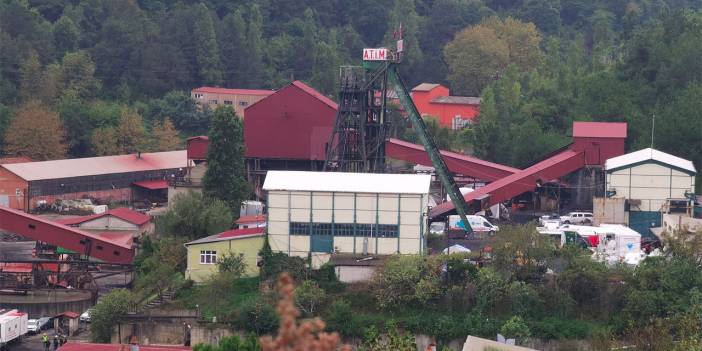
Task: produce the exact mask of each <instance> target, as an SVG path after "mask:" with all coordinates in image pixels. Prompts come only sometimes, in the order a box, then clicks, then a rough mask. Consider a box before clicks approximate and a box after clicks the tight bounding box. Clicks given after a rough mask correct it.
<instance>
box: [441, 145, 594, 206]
mask: <svg viewBox="0 0 702 351" xmlns="http://www.w3.org/2000/svg"><path fill="white" fill-rule="evenodd" d="M584 165H585V157H584V153H583V152H582V151H573V150H565V151H563V152H561V153H559V154H557V155H554V156H552V157H549V158H547V159H545V160H543V161H541V162H539V163H537V164H535V165H533V166H531V167H529V168H527V169H525V170H522V171H519V172H517V173H514V174H512V175H509V176H507V177H504V178H501V179H498V180H496V181H494V182H492V183H490V184H488V185H486V186H484V187H482V188H478V189H476V190H475V191H473V192H470V193H468V194H465V195H464V196H463V198H464V199H465V201H466V202H467V203H468V204H469V205H470V203H471V202H472V201H473V200H477V199H481V198H482V197H484V196H486V195H489V196H490V199H489V200H488V202H489V203H488V204H489V205H494V204H496V203H499V202H502V201H505V200H507V199H511V198H512V197H514V196H517V195H519V194H522V193H524V192H527V191H529V190H533V189H534V188H536V184H537V181H541V182H547V181H549V180H551V179H555V178H558V177H561V176H564V175H566V174H568V173H570V172H573V171H575V170H578V169H580V168H582V167H583V166H584ZM454 209H455V207H454V206H453V203H452V202H450V201H447V202H444V203H441V204H439V205H437V206H435V207H434V208H432V209H431V210H430V211H429V218H435V217H438V216H442V215H445V214H446V213H448V212H451V211H453V210H454Z"/></svg>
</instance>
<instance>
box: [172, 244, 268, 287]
mask: <svg viewBox="0 0 702 351" xmlns="http://www.w3.org/2000/svg"><path fill="white" fill-rule="evenodd" d="M263 241H264V237H263V236H255V237H249V238H240V239H233V240H223V241H217V242H211V243H203V244H193V245H188V246H187V249H188V269H187V270H186V271H185V276H186V278H189V279H192V280H194V281H195V282H197V283H200V282H203V281H205V280H207V278H209V277H210V276H211V275H212V274H213V273H216V272H217V265H216V264H201V263H200V251H217V258H220V257H222V256H223V255H224V254H226V253H230V252H231V253H234V254H244V262H246V272H245V273H244V274H245V275H246V276H255V275H257V274H258V273H259V270H258V267H257V266H256V258H257V256H258V251H259V250H260V249H261V247H263Z"/></svg>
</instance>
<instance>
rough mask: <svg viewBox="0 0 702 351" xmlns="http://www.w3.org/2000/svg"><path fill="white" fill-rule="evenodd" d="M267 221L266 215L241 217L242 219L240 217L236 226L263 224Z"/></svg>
mask: <svg viewBox="0 0 702 351" xmlns="http://www.w3.org/2000/svg"><path fill="white" fill-rule="evenodd" d="M265 220H266V215H263V214H260V215H250V216H241V217H239V219H237V220H236V224H244V223H255V222H263V221H265Z"/></svg>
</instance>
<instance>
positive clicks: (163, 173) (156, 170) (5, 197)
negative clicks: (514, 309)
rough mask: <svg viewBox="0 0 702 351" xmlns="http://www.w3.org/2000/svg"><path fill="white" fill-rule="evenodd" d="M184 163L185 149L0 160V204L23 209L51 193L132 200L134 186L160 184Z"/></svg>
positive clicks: (146, 187) (68, 197) (59, 196)
mask: <svg viewBox="0 0 702 351" xmlns="http://www.w3.org/2000/svg"><path fill="white" fill-rule="evenodd" d="M186 166H187V157H186V151H185V150H179V151H166V152H154V153H136V154H130V155H117V156H103V157H88V158H75V159H65V160H53V161H37V162H23V163H12V164H0V205H3V206H8V207H11V208H15V209H21V210H25V211H28V210H31V209H34V208H35V207H36V206H37V203H38V202H39V201H42V202H44V201H45V202H47V203H53V202H54V201H55V200H56V199H64V200H75V199H81V198H85V197H90V198H96V199H101V200H104V201H114V202H131V201H132V199H133V198H134V196H133V195H134V192H133V190H134V188H135V187H138V188H141V190H142V191H144V192H148V191H149V190H154V189H156V190H159V189H165V188H167V183H166V181H165V180H166V179H170V178H175V177H179V176H180V174H181V173H182V172H183V171H184V169H185V168H186ZM144 181H147V182H145V183H143V182H144ZM151 181H158V182H151Z"/></svg>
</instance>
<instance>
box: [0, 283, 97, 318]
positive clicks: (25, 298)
mask: <svg viewBox="0 0 702 351" xmlns="http://www.w3.org/2000/svg"><path fill="white" fill-rule="evenodd" d="M92 306H93V301H92V294H91V292H89V291H82V290H75V289H71V290H58V289H57V290H31V291H28V292H27V294H26V295H0V309H18V310H20V311H24V312H27V313H28V314H29V318H40V317H45V316H51V317H53V316H55V315H57V314H59V313H61V312H65V311H73V312H77V313H83V312H85V311H86V310H87V309H88V308H90V307H92Z"/></svg>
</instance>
